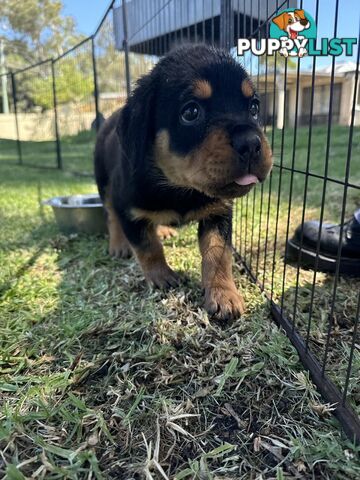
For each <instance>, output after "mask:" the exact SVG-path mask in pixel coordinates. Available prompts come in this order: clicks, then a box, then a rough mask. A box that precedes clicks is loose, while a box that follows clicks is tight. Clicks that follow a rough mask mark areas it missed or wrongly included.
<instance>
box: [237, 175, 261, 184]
mask: <svg viewBox="0 0 360 480" xmlns="http://www.w3.org/2000/svg"><path fill="white" fill-rule="evenodd" d="M258 181H259V179H258V178H257V177H255V175H252V174H250V173H248V174H247V175H244V176H243V177H240V178H237V179H236V180H235V183H237V184H238V185H242V186H245V185H251V184H252V183H258Z"/></svg>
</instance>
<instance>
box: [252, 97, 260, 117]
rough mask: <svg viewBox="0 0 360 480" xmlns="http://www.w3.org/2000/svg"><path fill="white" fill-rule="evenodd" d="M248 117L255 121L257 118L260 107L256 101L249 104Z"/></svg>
mask: <svg viewBox="0 0 360 480" xmlns="http://www.w3.org/2000/svg"><path fill="white" fill-rule="evenodd" d="M249 110H250V115H252V116H253V117H254V119H255V120H256V119H257V118H258V116H259V111H260V105H259V102H258V101H257V100H253V101H252V102H251V103H250V109H249Z"/></svg>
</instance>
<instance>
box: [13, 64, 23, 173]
mask: <svg viewBox="0 0 360 480" xmlns="http://www.w3.org/2000/svg"><path fill="white" fill-rule="evenodd" d="M11 90H12V97H13V103H14V114H15V127H16V145H17V151H18V163H19V165H22V163H23V160H22V151H21V142H20V134H19V119H18V111H17V95H16V81H15V74H14V73H13V72H11Z"/></svg>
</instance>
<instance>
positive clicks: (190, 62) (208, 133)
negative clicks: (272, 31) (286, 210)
mask: <svg viewBox="0 0 360 480" xmlns="http://www.w3.org/2000/svg"><path fill="white" fill-rule="evenodd" d="M258 105H259V99H258V97H257V95H256V92H255V89H254V86H253V84H252V82H251V80H250V79H249V77H248V76H247V73H246V71H245V70H244V69H243V68H242V67H241V66H240V64H239V63H238V62H236V61H235V60H234V59H233V58H232V57H231V56H230V55H229V54H227V53H226V52H224V51H221V50H217V49H214V48H210V47H207V46H204V45H197V46H187V47H182V48H179V49H177V50H175V51H173V52H171V53H170V54H168V55H167V56H165V57H164V58H163V59H162V60H160V61H159V63H158V64H157V65H156V67H155V68H154V69H153V70H152V71H151V72H150V73H149V74H148V75H146V76H144V77H143V78H141V79H140V80H139V82H138V84H137V87H136V88H135V90H134V92H133V93H132V95H131V96H130V98H129V99H128V101H127V103H126V105H125V106H124V108H123V109H122V110H119V111H117V112H115V113H114V114H113V115H112V116H111V117H110V118H109V119H108V120H107V121H106V122H105V124H104V125H103V127H102V128H101V130H100V132H99V135H98V139H97V143H96V149H95V174H96V181H97V184H98V188H99V192H100V195H101V197H102V199H103V201H104V204H105V206H106V209H107V212H108V227H109V236H110V245H109V250H110V253H111V254H112V255H116V256H124V257H126V256H129V255H130V254H131V253H132V252H133V253H134V254H135V255H136V258H137V260H138V262H139V263H140V265H141V268H142V270H143V272H144V275H145V278H146V279H147V280H148V282H150V283H152V284H153V285H155V286H157V287H160V288H163V287H168V286H175V285H176V284H177V283H178V281H179V277H178V275H177V274H176V273H175V272H174V271H173V270H172V269H171V268H170V267H169V266H168V264H167V263H166V259H165V256H164V251H163V247H162V244H161V242H160V240H159V236H161V237H167V236H169V235H172V234H173V231H172V230H171V229H170V228H169V227H171V226H176V225H182V224H184V223H188V222H191V221H197V222H199V244H200V251H201V255H202V284H203V288H204V291H205V308H206V309H207V311H208V312H209V313H210V314H211V315H215V316H217V317H218V318H221V319H228V318H233V317H237V316H239V315H241V313H242V312H243V309H244V304H243V300H242V297H241V295H240V294H239V293H238V291H237V289H236V287H235V284H234V281H233V277H232V266H231V265H232V260H231V258H232V255H231V248H230V242H231V211H232V200H233V199H234V198H236V197H240V196H242V195H245V194H247V193H248V192H249V191H250V189H251V188H252V186H253V184H251V185H241V184H239V183H241V179H242V178H244V176H247V177H249V175H250V174H251V175H253V176H254V175H255V176H256V177H257V178H258V180H259V181H261V182H262V181H264V180H265V178H266V176H267V174H268V173H269V171H270V169H271V165H272V160H271V151H270V148H269V145H268V143H267V140H266V138H265V137H264V135H263V133H262V129H261V128H260V125H259V118H258V113H257V112H258ZM239 179H240V180H239Z"/></svg>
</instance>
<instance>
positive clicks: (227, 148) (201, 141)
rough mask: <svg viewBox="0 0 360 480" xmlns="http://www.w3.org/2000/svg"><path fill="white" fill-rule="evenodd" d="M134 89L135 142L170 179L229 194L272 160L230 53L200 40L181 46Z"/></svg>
mask: <svg viewBox="0 0 360 480" xmlns="http://www.w3.org/2000/svg"><path fill="white" fill-rule="evenodd" d="M137 90H138V92H137V93H136V91H135V93H134V98H133V100H134V99H135V98H136V96H138V97H139V94H140V93H142V94H143V92H144V91H146V92H147V94H146V95H145V96H143V107H144V108H142V112H141V105H139V104H138V102H135V103H136V104H137V105H136V104H135V105H133V109H134V108H138V109H139V113H140V116H141V119H140V118H139V121H141V122H142V123H141V125H142V126H141V125H138V127H137V128H138V129H139V128H141V129H142V130H141V132H140V136H141V135H142V139H141V140H142V143H144V142H145V143H147V145H148V148H149V149H150V150H151V154H150V155H149V153H150V152H149V151H148V152H143V155H144V154H145V157H147V158H148V159H149V160H148V161H152V162H153V163H154V164H155V165H156V167H158V168H159V169H160V170H161V172H162V175H163V177H165V179H166V181H167V182H168V183H169V184H171V185H174V186H177V187H184V188H191V189H195V190H198V191H200V192H202V193H205V194H206V195H209V196H211V197H215V198H233V197H239V196H242V195H245V194H246V193H248V192H249V190H250V189H251V188H252V187H253V186H254V185H255V184H256V183H257V182H262V181H264V180H265V178H266V176H267V175H268V173H269V171H270V169H271V166H272V160H271V150H270V147H269V145H268V142H267V140H266V138H265V137H264V134H263V132H262V129H261V128H260V124H259V109H260V102H259V98H258V96H257V94H256V92H255V89H254V86H253V84H252V83H251V80H250V79H249V77H248V75H247V73H246V72H245V70H244V69H243V68H242V67H241V66H240V65H239V64H238V63H237V62H236V61H235V60H234V59H233V58H232V57H231V56H230V55H229V54H227V53H225V52H223V51H220V50H216V49H214V48H210V47H207V46H203V45H202V46H200V45H198V46H191V47H189V46H188V47H183V48H180V49H178V50H175V51H174V52H173V53H171V54H169V55H168V56H166V57H165V58H163V59H162V60H161V61H160V62H159V63H158V64H157V66H156V67H155V68H154V70H153V71H152V73H151V74H150V75H149V76H148V77H144V79H143V80H142V83H140V86H139V87H138V89H137ZM130 116H131V115H130ZM144 121H145V122H146V124H144ZM144 129H146V131H144ZM148 129H150V131H151V133H150V135H149V133H148ZM138 141H140V138H139V140H138ZM135 147H136V146H134V148H135ZM150 159H151V160H150Z"/></svg>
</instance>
